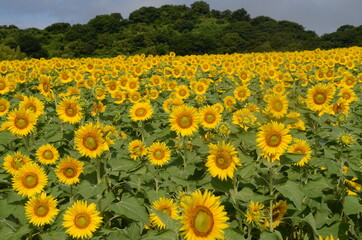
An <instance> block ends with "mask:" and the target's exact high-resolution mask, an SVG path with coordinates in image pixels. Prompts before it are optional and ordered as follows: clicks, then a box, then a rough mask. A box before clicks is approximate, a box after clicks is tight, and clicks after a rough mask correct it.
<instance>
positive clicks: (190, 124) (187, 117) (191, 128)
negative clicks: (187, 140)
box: [169, 104, 199, 136]
mask: <svg viewBox="0 0 362 240" xmlns="http://www.w3.org/2000/svg"><path fill="white" fill-rule="evenodd" d="M169 121H170V125H171V130H173V131H176V132H177V134H181V136H190V135H192V134H193V133H194V132H195V131H197V129H198V127H199V126H198V124H199V114H198V112H197V109H196V108H194V107H191V106H188V105H185V104H184V105H181V106H177V107H174V108H173V109H172V112H171V114H170V120H169Z"/></svg>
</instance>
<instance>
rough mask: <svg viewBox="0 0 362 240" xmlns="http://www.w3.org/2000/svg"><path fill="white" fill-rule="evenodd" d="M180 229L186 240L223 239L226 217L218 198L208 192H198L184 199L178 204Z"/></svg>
mask: <svg viewBox="0 0 362 240" xmlns="http://www.w3.org/2000/svg"><path fill="white" fill-rule="evenodd" d="M180 206H181V210H182V216H181V223H182V227H181V228H180V231H182V232H183V234H184V235H185V239H186V240H205V239H209V240H213V239H217V238H221V239H222V238H223V235H224V229H226V228H228V224H227V223H226V221H228V219H229V218H228V217H227V216H226V214H227V213H226V212H225V211H224V206H222V205H221V202H220V197H216V196H214V195H212V194H211V193H210V192H209V191H205V192H204V194H202V193H201V191H200V190H197V191H195V192H193V193H192V195H191V196H188V197H184V198H183V200H182V201H181V203H180Z"/></svg>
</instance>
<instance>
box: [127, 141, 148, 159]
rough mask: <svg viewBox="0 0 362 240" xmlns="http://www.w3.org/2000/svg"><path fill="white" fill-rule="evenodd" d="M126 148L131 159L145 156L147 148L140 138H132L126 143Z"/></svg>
mask: <svg viewBox="0 0 362 240" xmlns="http://www.w3.org/2000/svg"><path fill="white" fill-rule="evenodd" d="M128 150H129V152H130V157H131V158H132V159H137V158H138V157H141V156H145V155H146V154H147V148H146V146H145V145H144V144H143V142H142V141H141V140H138V139H136V140H133V141H131V142H130V143H129V144H128Z"/></svg>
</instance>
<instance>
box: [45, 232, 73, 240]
mask: <svg viewBox="0 0 362 240" xmlns="http://www.w3.org/2000/svg"><path fill="white" fill-rule="evenodd" d="M40 237H41V239H42V240H62V239H66V238H67V234H66V233H65V232H56V231H54V232H49V231H47V232H44V233H41V234H40Z"/></svg>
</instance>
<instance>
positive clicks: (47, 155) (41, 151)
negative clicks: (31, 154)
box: [35, 144, 59, 164]
mask: <svg viewBox="0 0 362 240" xmlns="http://www.w3.org/2000/svg"><path fill="white" fill-rule="evenodd" d="M35 155H36V156H37V157H38V161H39V162H40V163H42V164H54V163H55V162H56V161H57V160H58V158H59V152H58V150H57V149H56V148H55V147H54V146H53V145H51V144H46V145H43V146H41V147H40V148H38V150H37V151H36V153H35Z"/></svg>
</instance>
